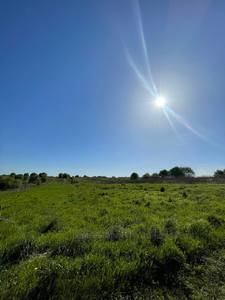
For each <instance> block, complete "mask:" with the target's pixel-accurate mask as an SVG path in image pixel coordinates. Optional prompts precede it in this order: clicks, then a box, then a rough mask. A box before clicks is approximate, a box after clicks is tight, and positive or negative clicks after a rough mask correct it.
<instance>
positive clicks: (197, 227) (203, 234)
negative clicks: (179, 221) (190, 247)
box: [189, 220, 211, 240]
mask: <svg viewBox="0 0 225 300" xmlns="http://www.w3.org/2000/svg"><path fill="white" fill-rule="evenodd" d="M189 233H190V234H191V235H192V236H193V237H194V238H200V239H205V240H208V238H209V235H210V233H211V228H210V225H209V223H208V222H206V221H204V220H199V221H197V222H195V223H193V224H191V226H190V227H189Z"/></svg>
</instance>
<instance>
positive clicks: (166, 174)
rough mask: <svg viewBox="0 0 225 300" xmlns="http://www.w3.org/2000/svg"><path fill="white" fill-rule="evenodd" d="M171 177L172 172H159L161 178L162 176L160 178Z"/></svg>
mask: <svg viewBox="0 0 225 300" xmlns="http://www.w3.org/2000/svg"><path fill="white" fill-rule="evenodd" d="M169 175H170V172H169V171H167V170H166V169H164V170H161V171H160V172H159V176H160V177H167V176H169Z"/></svg>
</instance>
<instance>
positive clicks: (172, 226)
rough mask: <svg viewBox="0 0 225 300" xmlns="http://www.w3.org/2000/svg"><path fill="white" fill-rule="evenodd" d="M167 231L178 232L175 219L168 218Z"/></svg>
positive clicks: (169, 232)
mask: <svg viewBox="0 0 225 300" xmlns="http://www.w3.org/2000/svg"><path fill="white" fill-rule="evenodd" d="M164 228H165V232H166V233H168V234H175V233H176V223H175V222H174V220H170V219H169V220H167V221H166V223H165V227H164Z"/></svg>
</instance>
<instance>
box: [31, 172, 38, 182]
mask: <svg viewBox="0 0 225 300" xmlns="http://www.w3.org/2000/svg"><path fill="white" fill-rule="evenodd" d="M38 181H39V177H38V174H37V173H31V174H30V177H29V183H38Z"/></svg>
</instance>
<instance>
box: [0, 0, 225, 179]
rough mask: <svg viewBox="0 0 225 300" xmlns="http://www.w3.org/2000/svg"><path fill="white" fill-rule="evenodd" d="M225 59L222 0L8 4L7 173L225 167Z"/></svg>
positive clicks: (1, 66)
mask: <svg viewBox="0 0 225 300" xmlns="http://www.w3.org/2000/svg"><path fill="white" fill-rule="evenodd" d="M138 8H139V9H140V11H139V12H140V15H141V19H138V18H139V16H140V15H139V14H138ZM140 21H142V26H143V32H144V35H145V42H146V47H147V49H148V56H149V62H150V65H151V73H152V77H153V80H154V84H155V85H156V87H157V91H158V94H160V95H163V96H164V97H165V98H166V100H167V105H168V107H170V109H172V110H173V111H174V112H175V113H176V114H177V115H179V116H181V118H182V120H183V119H185V120H186V121H185V122H186V123H185V124H187V123H188V124H189V126H191V127H192V128H193V129H194V131H191V130H190V128H189V129H188V128H187V126H186V127H185V126H184V125H183V124H182V123H181V122H180V121H179V120H178V119H175V118H173V117H172V116H171V120H172V122H173V126H175V128H176V131H177V134H175V132H174V130H173V129H172V128H171V125H170V124H169V122H168V120H167V119H166V117H165V114H164V113H163V110H162V109H160V108H157V107H156V106H155V105H153V101H154V97H152V95H151V94H150V93H149V91H147V90H146V88H145V87H144V86H143V84H142V82H141V81H140V80H139V78H138V77H137V76H136V74H135V72H134V70H133V69H132V68H131V66H130V64H129V61H128V59H127V53H129V55H130V56H131V57H132V59H133V61H134V62H135V64H136V65H137V66H138V68H139V69H140V71H141V73H142V75H144V76H145V77H146V78H147V76H148V75H147V64H146V60H145V57H144V51H143V44H142V43H141V38H140V37H141V36H140V33H141V32H140ZM224 65H225V2H224V1H213V0H212V1H208V0H187V1H179V0H158V1H147V0H146V1H145V0H140V2H139V4H138V2H137V1H132V0H124V1H120V0H111V1H104V0H102V1H101V0H99V1H90V0H88V1H87V0H82V1H79V0H78V1H72V0H68V1H62V0H61V1H58V0H54V1H50V0H45V1H42V0H40V1H28V0H27V1H25V0H21V1H16V0H12V1H1V2H0V173H9V172H12V171H16V172H25V171H28V172H31V171H36V172H41V171H47V172H48V173H49V174H57V173H58V172H64V171H65V172H69V173H71V174H81V175H83V174H87V175H109V176H112V175H116V176H123V175H129V174H130V173H131V172H132V171H137V172H138V173H140V174H143V173H145V172H150V173H152V172H155V171H159V170H160V169H162V168H171V167H173V166H174V165H181V166H191V167H193V169H194V170H195V171H196V172H197V174H198V175H200V174H205V175H206V174H210V173H213V171H214V170H215V169H217V168H225V155H224V153H225V151H224V150H225V119H224V115H225V98H224V93H225V68H224ZM148 78H149V77H148ZM147 81H148V79H147ZM149 86H150V87H151V86H152V83H151V82H150V81H149ZM180 120H181V119H180ZM196 132H197V133H198V134H199V135H198V134H196Z"/></svg>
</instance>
